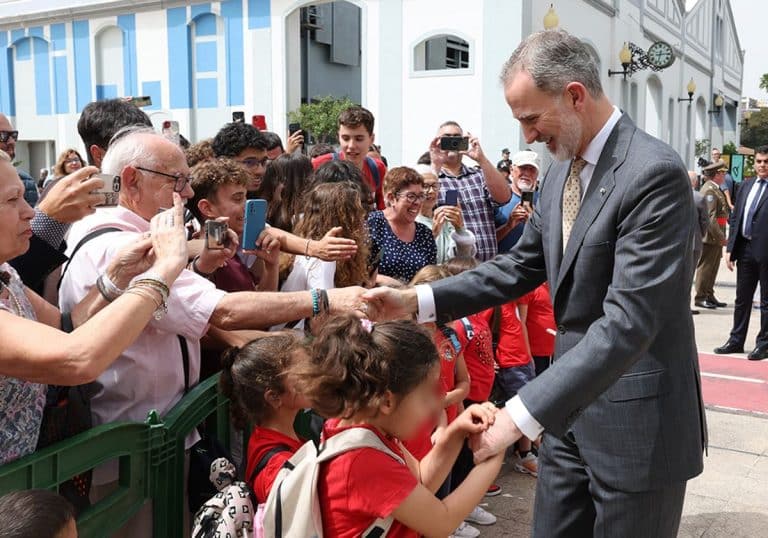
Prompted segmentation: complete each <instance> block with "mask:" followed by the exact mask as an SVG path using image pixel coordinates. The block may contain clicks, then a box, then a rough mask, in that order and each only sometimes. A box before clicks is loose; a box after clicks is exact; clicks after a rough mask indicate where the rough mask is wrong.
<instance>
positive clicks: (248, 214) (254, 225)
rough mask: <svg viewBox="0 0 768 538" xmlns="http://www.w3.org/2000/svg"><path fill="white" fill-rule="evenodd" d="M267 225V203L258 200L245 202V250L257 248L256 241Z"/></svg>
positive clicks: (243, 243)
mask: <svg viewBox="0 0 768 538" xmlns="http://www.w3.org/2000/svg"><path fill="white" fill-rule="evenodd" d="M266 225H267V201H266V200H262V199H260V198H257V199H255V200H248V201H247V202H245V223H244V225H243V237H242V241H241V243H240V244H241V245H242V247H243V248H244V249H245V250H253V249H255V248H256V240H257V239H258V238H259V235H261V232H262V231H264V228H265V227H266Z"/></svg>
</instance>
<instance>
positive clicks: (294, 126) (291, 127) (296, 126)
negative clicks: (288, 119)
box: [288, 123, 301, 136]
mask: <svg viewBox="0 0 768 538" xmlns="http://www.w3.org/2000/svg"><path fill="white" fill-rule="evenodd" d="M297 131H301V124H300V123H289V124H288V134H289V135H290V136H293V135H294V134H296V132H297Z"/></svg>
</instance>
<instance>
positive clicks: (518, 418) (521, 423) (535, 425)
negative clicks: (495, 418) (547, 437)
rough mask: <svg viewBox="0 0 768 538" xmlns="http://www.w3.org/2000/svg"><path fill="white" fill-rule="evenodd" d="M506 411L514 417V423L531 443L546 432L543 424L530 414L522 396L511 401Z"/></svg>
mask: <svg viewBox="0 0 768 538" xmlns="http://www.w3.org/2000/svg"><path fill="white" fill-rule="evenodd" d="M505 409H506V411H507V413H509V416H510V417H512V421H513V422H514V423H515V424H516V425H517V429H519V430H520V431H521V432H522V433H523V435H525V436H526V437H527V438H528V439H530V440H531V441H535V440H536V439H537V438H538V437H539V435H541V432H543V431H544V428H543V427H542V426H541V424H539V422H538V421H537V420H536V419H535V418H533V415H531V414H530V413H529V412H528V409H526V407H525V404H524V403H523V400H521V399H520V396H515V397H514V398H512V399H511V400H509V401H508V402H507V405H506V407H505Z"/></svg>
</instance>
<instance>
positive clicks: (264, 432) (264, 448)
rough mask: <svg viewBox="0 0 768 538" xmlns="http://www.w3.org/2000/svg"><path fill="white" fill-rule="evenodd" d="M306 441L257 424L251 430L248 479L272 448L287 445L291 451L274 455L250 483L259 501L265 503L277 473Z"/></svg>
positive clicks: (247, 469)
mask: <svg viewBox="0 0 768 538" xmlns="http://www.w3.org/2000/svg"><path fill="white" fill-rule="evenodd" d="M303 444H304V441H300V440H296V439H293V438H291V437H288V436H287V435H285V434H282V433H280V432H279V431H276V430H271V429H269V428H260V427H259V426H256V427H255V428H254V429H253V432H251V438H250V439H249V440H248V466H247V468H246V470H245V477H246V480H248V479H250V477H251V473H253V469H254V468H255V467H256V466H257V465H258V464H259V462H260V461H261V458H262V457H263V456H264V455H265V454H266V453H267V452H269V451H270V450H272V449H273V448H275V447H277V446H287V447H288V448H290V451H288V450H286V451H285V452H278V453H277V454H275V455H274V456H272V457H271V458H270V460H269V463H267V465H266V467H264V469H262V471H261V472H260V473H259V474H258V475H256V479H255V480H254V481H253V482H251V483H249V484H248V485H249V486H251V489H252V490H253V493H254V494H255V495H256V500H257V501H258V502H259V503H264V502H266V501H267V497H269V490H271V489H272V483H273V482H274V481H275V478H276V477H277V473H278V472H280V469H281V468H282V467H283V464H284V463H285V462H286V461H288V460H289V459H291V456H293V453H294V452H296V451H297V450H298V449H299V448H301V445H303Z"/></svg>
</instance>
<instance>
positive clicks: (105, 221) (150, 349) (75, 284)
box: [59, 207, 226, 484]
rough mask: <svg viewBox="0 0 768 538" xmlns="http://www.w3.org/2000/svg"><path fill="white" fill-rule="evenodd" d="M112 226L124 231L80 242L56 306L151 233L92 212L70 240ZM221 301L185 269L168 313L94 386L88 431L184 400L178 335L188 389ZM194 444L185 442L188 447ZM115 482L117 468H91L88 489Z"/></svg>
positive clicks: (118, 213) (131, 220) (127, 218)
mask: <svg viewBox="0 0 768 538" xmlns="http://www.w3.org/2000/svg"><path fill="white" fill-rule="evenodd" d="M106 227H116V228H120V229H121V230H126V231H124V232H110V233H105V234H103V235H100V236H99V237H97V238H95V239H93V240H91V241H89V242H88V243H86V244H85V245H84V246H83V247H82V248H81V249H80V250H79V251H78V253H77V255H76V256H75V257H74V259H72V262H71V266H70V267H69V269H68V270H67V274H66V275H65V276H64V279H63V280H62V282H61V289H60V290H59V304H60V305H61V309H62V310H63V311H67V310H71V309H72V306H74V305H75V304H76V303H77V302H79V301H80V300H82V299H83V297H85V295H86V294H87V293H88V290H90V288H91V287H92V286H94V285H95V283H96V279H97V277H98V276H99V275H100V274H101V273H103V272H104V271H105V270H106V268H107V265H109V262H110V260H111V259H112V258H113V257H114V256H115V254H116V253H117V251H118V250H119V249H120V248H121V247H123V246H124V245H126V244H128V243H130V242H132V241H135V240H136V239H137V237H138V235H139V234H142V233H144V232H148V231H149V222H147V221H146V220H144V219H143V218H141V217H140V216H139V215H137V214H136V213H133V212H132V211H129V210H128V209H125V208H123V207H117V208H113V209H110V210H109V211H97V212H96V213H95V214H93V215H90V216H88V217H86V218H85V219H84V220H83V221H82V225H81V226H80V227H78V229H77V230H75V229H73V232H77V233H78V235H77V236H73V235H72V234H70V241H71V243H72V244H77V243H78V242H79V241H80V239H82V237H84V235H85V234H87V233H89V232H90V231H92V230H95V229H98V228H106ZM225 295H226V293H225V292H223V291H221V290H217V289H216V287H215V286H214V285H213V283H211V282H209V281H208V280H206V279H204V278H202V277H200V276H199V275H196V274H195V273H193V272H191V271H188V270H186V269H185V270H184V271H182V273H181V275H180V276H179V277H178V278H177V279H176V281H175V282H174V283H173V285H172V286H171V294H170V297H169V298H168V313H167V314H166V315H165V316H163V318H162V319H160V320H155V319H154V318H152V320H151V321H150V322H149V323H148V324H147V326H146V328H145V329H144V331H143V332H142V333H141V335H139V337H138V338H137V339H136V341H135V342H134V343H133V344H132V345H131V346H130V347H128V349H126V350H125V351H124V352H123V353H122V354H121V355H120V356H119V357H118V358H117V360H115V362H113V363H112V365H111V366H110V367H109V368H107V370H106V371H105V372H104V373H103V374H101V375H100V376H99V378H98V380H97V383H99V385H100V387H99V389H98V392H97V393H96V395H95V396H93V398H92V400H91V413H92V415H93V421H94V424H106V423H109V422H115V421H124V420H127V421H138V422H143V421H144V420H145V419H146V418H147V413H148V412H149V411H151V410H152V409H156V410H157V411H158V413H160V415H161V416H162V415H165V414H166V413H167V412H168V411H170V410H171V408H172V407H173V406H174V405H175V404H176V403H177V402H178V401H179V400H180V399H181V398H182V397H183V395H184V367H183V363H182V358H181V345H180V343H179V339H178V337H177V335H181V336H184V337H185V338H186V340H187V347H188V349H189V382H190V386H194V385H195V384H197V381H198V379H199V377H200V338H202V336H203V335H204V334H205V333H206V331H207V330H208V320H209V319H210V317H211V315H212V314H213V312H214V310H215V308H216V305H217V304H218V303H219V301H220V300H221V299H222V298H223V297H224V296H225ZM195 441H196V437H193V436H190V437H188V438H187V447H189V446H191V445H192V444H193V443H194V442H195ZM116 478H117V462H110V463H108V464H106V465H104V466H102V467H100V468H97V469H96V470H95V472H94V475H93V480H94V484H105V483H108V482H111V481H114V480H115V479H116Z"/></svg>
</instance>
